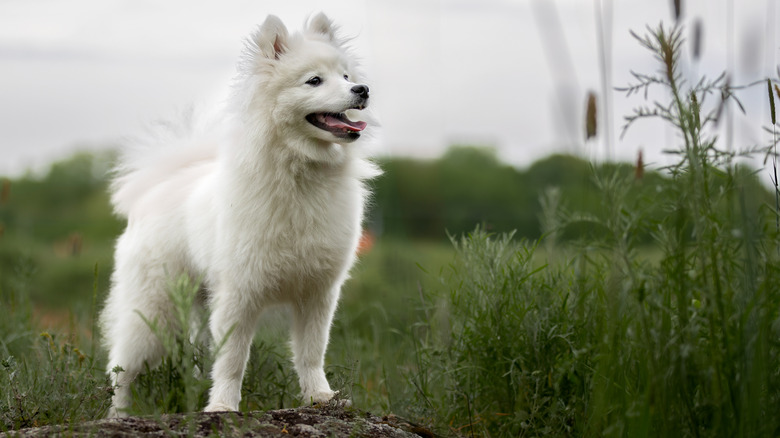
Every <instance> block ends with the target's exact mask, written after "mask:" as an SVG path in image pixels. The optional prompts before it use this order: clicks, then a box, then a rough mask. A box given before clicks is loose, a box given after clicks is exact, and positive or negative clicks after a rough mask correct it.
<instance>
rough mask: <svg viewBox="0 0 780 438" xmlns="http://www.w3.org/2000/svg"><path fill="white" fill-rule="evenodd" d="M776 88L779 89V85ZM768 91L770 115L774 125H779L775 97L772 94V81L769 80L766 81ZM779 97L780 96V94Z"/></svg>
mask: <svg viewBox="0 0 780 438" xmlns="http://www.w3.org/2000/svg"><path fill="white" fill-rule="evenodd" d="M775 88H777V85H775ZM766 90H767V92H769V115H770V116H771V118H772V124H773V125H774V124H775V123H777V119H776V118H775V95H774V94H772V80H771V79H769V78H767V80H766ZM778 91H780V90H778ZM778 95H780V93H779V94H778Z"/></svg>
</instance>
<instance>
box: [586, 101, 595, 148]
mask: <svg viewBox="0 0 780 438" xmlns="http://www.w3.org/2000/svg"><path fill="white" fill-rule="evenodd" d="M595 136H596V93H594V92H592V91H590V92H588V103H587V109H586V110H585V140H590V139H591V138H593V137H595Z"/></svg>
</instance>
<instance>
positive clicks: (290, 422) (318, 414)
mask: <svg viewBox="0 0 780 438" xmlns="http://www.w3.org/2000/svg"><path fill="white" fill-rule="evenodd" d="M393 419H394V417H384V418H379V417H377V416H374V415H372V414H370V413H367V412H363V411H359V410H356V409H352V408H348V407H347V408H345V407H342V406H336V405H332V404H328V405H320V406H311V407H301V408H296V409H280V410H275V411H266V412H262V411H256V412H198V413H195V414H170V415H161V416H159V417H127V418H111V419H105V420H97V421H90V422H86V423H78V424H68V425H60V426H44V427H38V428H30V429H22V430H17V431H10V432H7V433H4V434H0V437H2V438H11V437H51V436H63V437H137V436H145V437H196V438H197V437H207V436H219V437H301V438H320V437H322V438H324V437H378V438H379V437H381V438H412V437H415V438H416V437H419V436H421V435H422V436H433V435H432V434H430V435H427V434H419V432H418V431H416V430H415V432H417V434H415V433H412V431H411V430H412V429H411V428H409V426H408V425H406V424H404V423H403V422H399V421H393ZM388 420H390V421H388ZM405 426H406V427H405ZM425 432H428V431H427V430H425ZM418 434H419V435H418Z"/></svg>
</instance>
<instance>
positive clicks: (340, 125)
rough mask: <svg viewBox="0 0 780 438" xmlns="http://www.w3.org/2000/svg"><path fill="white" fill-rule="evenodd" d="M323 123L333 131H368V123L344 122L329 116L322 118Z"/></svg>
mask: <svg viewBox="0 0 780 438" xmlns="http://www.w3.org/2000/svg"><path fill="white" fill-rule="evenodd" d="M322 121H323V122H324V123H325V124H326V125H328V126H329V127H331V128H333V129H346V130H349V131H362V130H364V129H366V122H361V121H357V122H353V121H351V120H342V119H338V118H336V117H333V116H331V115H329V114H328V115H325V116H324V117H322Z"/></svg>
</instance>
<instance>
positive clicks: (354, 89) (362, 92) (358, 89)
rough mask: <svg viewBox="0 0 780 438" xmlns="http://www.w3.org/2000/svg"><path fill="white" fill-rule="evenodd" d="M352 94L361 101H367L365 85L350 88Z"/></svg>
mask: <svg viewBox="0 0 780 438" xmlns="http://www.w3.org/2000/svg"><path fill="white" fill-rule="evenodd" d="M352 92H353V93H355V94H357V95H358V96H360V97H362V98H363V99H368V87H367V86H365V85H355V86H354V87H352Z"/></svg>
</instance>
